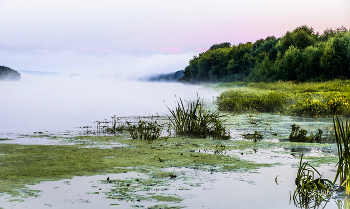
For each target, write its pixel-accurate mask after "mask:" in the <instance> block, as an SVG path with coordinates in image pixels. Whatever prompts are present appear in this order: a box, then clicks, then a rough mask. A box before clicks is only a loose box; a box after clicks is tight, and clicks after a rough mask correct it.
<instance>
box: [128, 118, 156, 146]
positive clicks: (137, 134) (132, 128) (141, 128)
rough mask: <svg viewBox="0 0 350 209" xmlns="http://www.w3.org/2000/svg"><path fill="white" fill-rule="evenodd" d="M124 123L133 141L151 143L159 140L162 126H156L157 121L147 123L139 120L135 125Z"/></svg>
mask: <svg viewBox="0 0 350 209" xmlns="http://www.w3.org/2000/svg"><path fill="white" fill-rule="evenodd" d="M126 123H127V124H128V127H127V131H128V132H129V133H130V135H131V137H132V138H133V139H144V140H148V141H153V140H156V139H158V138H159V136H160V134H161V133H162V130H163V124H158V123H157V121H154V122H147V121H143V120H139V122H138V124H137V125H135V124H131V122H128V121H127V122H126Z"/></svg>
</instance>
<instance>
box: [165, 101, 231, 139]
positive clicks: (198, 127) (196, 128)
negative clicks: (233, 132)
mask: <svg viewBox="0 0 350 209" xmlns="http://www.w3.org/2000/svg"><path fill="white" fill-rule="evenodd" d="M167 107H168V106H167ZM168 110H169V111H170V115H168V119H169V121H170V124H171V126H172V128H173V129H174V131H175V134H177V135H180V136H189V137H194V138H205V137H207V136H212V137H213V138H216V139H229V138H230V133H229V132H228V131H226V128H225V127H224V126H223V125H222V122H221V121H220V120H219V117H220V116H219V112H210V111H209V110H206V109H205V108H204V106H203V103H202V102H201V100H200V98H199V97H198V98H197V100H196V101H190V102H188V103H187V104H186V105H184V103H183V101H182V99H181V98H179V100H178V101H177V106H176V107H175V109H174V110H171V109H170V108H169V107H168Z"/></svg>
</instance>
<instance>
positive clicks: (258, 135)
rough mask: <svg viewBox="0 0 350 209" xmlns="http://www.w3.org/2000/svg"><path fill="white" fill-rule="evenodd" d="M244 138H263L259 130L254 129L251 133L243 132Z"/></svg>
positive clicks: (257, 139) (255, 140) (254, 139)
mask: <svg viewBox="0 0 350 209" xmlns="http://www.w3.org/2000/svg"><path fill="white" fill-rule="evenodd" d="M242 136H243V137H244V138H245V139H253V141H254V142H257V141H259V140H260V139H262V138H263V136H262V135H261V133H260V132H257V131H254V133H253V134H249V133H248V134H243V135H242Z"/></svg>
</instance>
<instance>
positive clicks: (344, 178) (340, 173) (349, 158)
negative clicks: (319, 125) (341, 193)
mask: <svg viewBox="0 0 350 209" xmlns="http://www.w3.org/2000/svg"><path fill="white" fill-rule="evenodd" d="M333 124H334V132H335V133H334V135H335V140H336V142H337V148H338V158H339V161H338V169H337V174H336V176H335V178H334V181H333V183H335V182H336V180H337V179H338V177H339V179H340V184H341V185H342V186H344V185H345V188H346V194H347V195H348V196H349V195H350V173H349V169H350V149H349V148H350V147H349V144H350V124H349V123H348V119H346V121H345V124H344V122H340V121H339V118H338V117H336V118H333Z"/></svg>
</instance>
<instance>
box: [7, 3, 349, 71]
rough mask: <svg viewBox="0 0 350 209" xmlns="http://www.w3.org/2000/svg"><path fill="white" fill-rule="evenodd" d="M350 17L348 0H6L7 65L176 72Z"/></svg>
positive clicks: (346, 22) (345, 22)
mask: <svg viewBox="0 0 350 209" xmlns="http://www.w3.org/2000/svg"><path fill="white" fill-rule="evenodd" d="M349 20H350V1H348V0H335V1H329V0H283V1H281V0H265V1H261V0H247V1H238V0H216V1H209V0H176V1H175V0H168V1H163V0H147V1H144V0H129V1H112V0H99V1H97V0H85V1H83V0H74V1H68V0H62V1H42V0H32V1H26V0H11V1H9V0H5V1H0V27H1V29H2V30H1V31H2V32H1V33H0V65H6V66H10V67H13V68H15V69H18V70H43V71H55V72H64V73H83V72H96V71H99V72H104V73H106V74H111V75H112V74H120V72H122V71H123V72H126V71H128V69H130V68H133V67H135V68H136V67H137V68H139V67H140V66H143V64H142V63H144V62H146V63H148V64H147V69H140V71H142V72H148V71H149V72H153V71H154V69H156V68H157V69H158V70H159V71H162V72H167V71H169V72H170V71H174V70H179V69H183V68H184V67H185V66H186V65H187V63H188V61H189V59H191V58H192V57H193V55H196V54H198V53H200V52H203V50H205V49H208V48H209V47H210V46H211V45H213V44H216V43H222V42H230V43H231V44H239V43H242V42H247V41H251V42H254V41H256V40H257V39H260V38H266V37H267V36H272V35H273V36H276V37H280V36H282V35H283V34H285V33H286V32H287V31H288V30H289V31H291V30H293V29H294V28H296V27H298V26H301V25H308V26H312V27H313V28H314V29H315V31H320V32H322V31H323V30H324V29H326V28H331V27H332V28H336V27H340V26H342V25H343V26H345V27H347V28H350V21H349ZM147 59H149V60H148V61H145V60H147ZM162 59H164V60H167V62H163V60H162ZM63 60H64V62H63ZM150 63H154V65H152V64H150ZM158 63H163V67H159V66H158V65H159V64H158ZM104 66H108V67H104ZM144 66H146V65H144ZM156 66H157V67H156ZM135 70H136V69H135ZM132 72H134V71H132Z"/></svg>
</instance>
